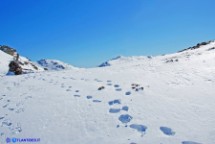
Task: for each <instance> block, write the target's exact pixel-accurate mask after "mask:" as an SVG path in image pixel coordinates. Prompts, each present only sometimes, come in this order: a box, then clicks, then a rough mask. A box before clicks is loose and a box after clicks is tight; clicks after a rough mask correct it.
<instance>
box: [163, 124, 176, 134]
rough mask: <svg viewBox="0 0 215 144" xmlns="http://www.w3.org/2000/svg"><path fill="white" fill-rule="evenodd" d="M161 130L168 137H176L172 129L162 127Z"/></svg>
mask: <svg viewBox="0 0 215 144" xmlns="http://www.w3.org/2000/svg"><path fill="white" fill-rule="evenodd" d="M160 130H161V131H162V132H163V133H164V134H165V135H168V136H173V135H175V132H174V131H173V130H172V129H171V128H168V127H163V126H162V127H160Z"/></svg>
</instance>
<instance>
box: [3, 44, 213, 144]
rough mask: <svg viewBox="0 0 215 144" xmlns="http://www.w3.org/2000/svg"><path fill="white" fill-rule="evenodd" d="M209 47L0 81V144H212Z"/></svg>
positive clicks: (211, 71)
mask: <svg viewBox="0 0 215 144" xmlns="http://www.w3.org/2000/svg"><path fill="white" fill-rule="evenodd" d="M211 46H212V47H213V46H214V43H211V44H210V45H206V46H204V47H202V48H201V49H195V50H192V51H184V52H182V53H176V54H170V55H166V56H158V57H153V58H147V57H129V58H126V57H121V58H119V59H117V60H114V61H112V62H111V64H112V65H111V66H109V67H103V68H92V69H71V70H67V71H50V72H49V71H48V72H41V73H32V74H26V75H21V76H16V77H6V76H4V77H0V81H1V83H0V87H1V88H2V89H1V91H0V105H2V106H3V107H2V110H1V114H0V123H1V131H0V137H1V138H0V142H1V143H5V139H6V138H12V137H16V138H26V137H27V138H28V137H31V138H36V139H38V138H39V140H40V143H42V144H53V143H54V144H59V143H62V141H63V143H64V144H76V143H78V144H79V143H80V144H89V143H92V144H98V143H102V144H110V143H111V144H112V143H113V144H134V143H136V144H142V143H144V144H152V143H156V144H160V143H165V144H200V143H201V144H213V143H214V142H215V138H214V135H215V124H214V119H215V105H214V103H215V97H214V95H215V91H214V87H215V50H211ZM209 49H210V50H209ZM176 59H178V60H176Z"/></svg>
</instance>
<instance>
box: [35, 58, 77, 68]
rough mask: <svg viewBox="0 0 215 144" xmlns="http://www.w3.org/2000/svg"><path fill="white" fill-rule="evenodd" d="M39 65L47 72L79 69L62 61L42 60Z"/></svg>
mask: <svg viewBox="0 0 215 144" xmlns="http://www.w3.org/2000/svg"><path fill="white" fill-rule="evenodd" d="M37 63H38V64H39V65H40V66H42V67H44V68H45V69H46V70H68V69H77V68H75V67H74V66H72V65H70V64H67V63H64V62H62V61H60V60H53V59H41V60H39V61H37Z"/></svg>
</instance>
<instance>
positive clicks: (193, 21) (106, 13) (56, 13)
mask: <svg viewBox="0 0 215 144" xmlns="http://www.w3.org/2000/svg"><path fill="white" fill-rule="evenodd" d="M214 5H215V1H214V0H1V1H0V6H1V8H0V18H1V20H0V45H3V44H4V45H9V46H11V47H14V48H16V49H17V50H18V51H19V52H20V53H21V54H22V55H24V56H27V57H29V58H30V59H32V60H38V59H41V58H51V59H53V58H54V59H59V60H62V61H65V62H67V63H70V64H73V65H75V66H80V67H93V66H97V65H98V64H100V63H102V62H103V61H106V60H107V59H110V58H112V57H115V56H118V55H124V56H133V55H137V56H138V55H159V54H164V53H172V52H176V51H178V50H180V49H183V48H186V47H189V46H192V45H194V44H196V43H198V42H202V41H208V40H212V39H215V18H214V14H215V12H214Z"/></svg>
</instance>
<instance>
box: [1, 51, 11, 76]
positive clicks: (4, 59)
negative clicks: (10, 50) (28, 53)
mask: <svg viewBox="0 0 215 144" xmlns="http://www.w3.org/2000/svg"><path fill="white" fill-rule="evenodd" d="M11 60H13V57H12V56H10V55H8V54H6V53H4V52H3V51H1V50H0V75H5V74H7V72H8V70H9V67H8V65H9V63H10V61H11Z"/></svg>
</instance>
